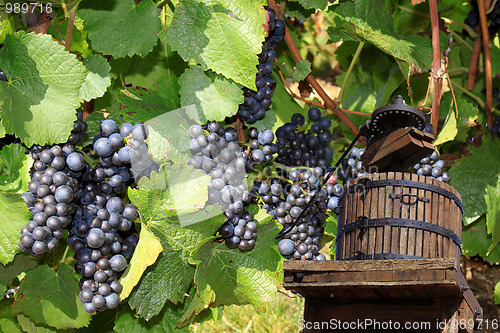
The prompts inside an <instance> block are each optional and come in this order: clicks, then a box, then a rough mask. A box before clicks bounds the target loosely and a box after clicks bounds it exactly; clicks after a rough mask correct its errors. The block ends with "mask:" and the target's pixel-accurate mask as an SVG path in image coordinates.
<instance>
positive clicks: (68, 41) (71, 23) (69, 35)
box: [65, 7, 76, 52]
mask: <svg viewBox="0 0 500 333" xmlns="http://www.w3.org/2000/svg"><path fill="white" fill-rule="evenodd" d="M75 16H76V15H75V7H73V8H71V10H70V11H69V23H68V31H67V32H66V45H65V50H66V51H68V52H69V51H70V50H71V39H72V38H73V27H74V26H75Z"/></svg>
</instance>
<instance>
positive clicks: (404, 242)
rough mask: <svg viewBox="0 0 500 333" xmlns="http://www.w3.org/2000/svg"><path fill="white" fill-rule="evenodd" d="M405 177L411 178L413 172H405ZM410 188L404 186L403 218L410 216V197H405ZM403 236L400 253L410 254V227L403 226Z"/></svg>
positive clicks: (406, 178)
mask: <svg viewBox="0 0 500 333" xmlns="http://www.w3.org/2000/svg"><path fill="white" fill-rule="evenodd" d="M402 176H403V179H405V180H411V174H409V173H403V175H402ZM409 193H410V189H409V188H408V187H406V186H403V191H402V195H403V198H402V199H401V218H402V219H408V218H410V216H409V215H410V209H409V205H408V204H407V202H408V201H407V199H408V197H406V198H405V197H404V196H405V194H409ZM400 229H401V237H400V239H399V253H400V254H408V231H409V230H408V228H407V227H401V228H400Z"/></svg>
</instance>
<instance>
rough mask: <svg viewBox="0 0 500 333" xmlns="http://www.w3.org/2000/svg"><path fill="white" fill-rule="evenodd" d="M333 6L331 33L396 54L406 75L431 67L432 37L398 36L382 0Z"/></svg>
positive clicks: (368, 0)
mask: <svg viewBox="0 0 500 333" xmlns="http://www.w3.org/2000/svg"><path fill="white" fill-rule="evenodd" d="M334 8H335V10H330V11H328V12H327V14H328V17H329V18H330V20H331V21H332V23H333V25H334V27H333V29H330V31H329V33H330V36H336V37H341V38H344V39H346V40H353V39H354V40H358V41H363V42H369V43H372V44H373V45H375V46H376V47H377V48H379V49H380V50H382V51H383V52H385V53H387V54H389V55H391V56H393V57H394V58H396V60H397V61H398V64H399V66H400V68H401V71H402V72H403V73H404V75H405V76H406V78H407V79H408V78H409V75H410V74H411V73H413V72H418V71H426V70H427V69H428V68H429V67H430V65H431V59H432V49H431V43H430V41H429V40H428V39H426V38H424V37H421V36H418V35H411V36H408V37H405V38H402V37H400V36H398V35H397V34H396V33H395V31H394V26H393V19H392V13H391V11H390V10H389V8H388V7H387V6H386V5H385V4H384V3H382V2H381V1H379V0H366V1H354V2H351V1H348V2H342V3H340V4H339V5H337V6H335V7H334ZM346 37H348V38H346ZM337 40H338V39H337Z"/></svg>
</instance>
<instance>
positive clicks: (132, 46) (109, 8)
mask: <svg viewBox="0 0 500 333" xmlns="http://www.w3.org/2000/svg"><path fill="white" fill-rule="evenodd" d="M78 15H79V16H80V17H81V18H82V19H83V21H84V23H83V24H84V26H85V31H87V32H88V33H89V39H90V40H91V41H92V48H93V49H94V50H95V51H97V52H101V53H103V54H109V55H112V56H113V57H115V58H123V57H125V56H129V57H131V56H133V55H134V54H138V55H140V56H146V55H147V54H148V53H149V52H150V51H151V50H152V49H153V47H154V46H155V45H156V43H157V42H158V32H159V31H160V29H161V23H160V18H159V17H158V7H157V5H156V4H155V3H154V2H153V1H152V0H143V1H141V2H139V3H136V2H135V1H134V0H115V1H106V2H102V1H100V0H84V1H82V2H81V3H80V5H79V7H78Z"/></svg>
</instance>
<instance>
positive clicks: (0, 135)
mask: <svg viewBox="0 0 500 333" xmlns="http://www.w3.org/2000/svg"><path fill="white" fill-rule="evenodd" d="M1 121H2V120H1V119H0V139H1V138H3V137H4V136H5V134H6V133H5V128H3V125H2V122H1Z"/></svg>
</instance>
